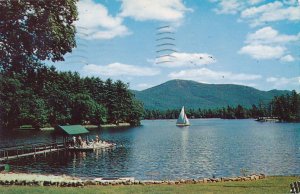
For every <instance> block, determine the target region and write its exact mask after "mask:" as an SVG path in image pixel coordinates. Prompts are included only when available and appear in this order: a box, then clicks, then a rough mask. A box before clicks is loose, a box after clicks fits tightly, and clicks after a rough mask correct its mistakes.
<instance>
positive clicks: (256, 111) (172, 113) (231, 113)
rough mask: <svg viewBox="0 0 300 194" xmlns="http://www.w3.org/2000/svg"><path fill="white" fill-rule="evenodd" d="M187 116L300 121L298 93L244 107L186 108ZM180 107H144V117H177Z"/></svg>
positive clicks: (293, 92)
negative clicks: (161, 108) (274, 118)
mask: <svg viewBox="0 0 300 194" xmlns="http://www.w3.org/2000/svg"><path fill="white" fill-rule="evenodd" d="M185 113H186V114H187V116H188V118H222V119H247V118H259V117H277V118H278V119H279V120H281V121H288V122H294V121H295V122H297V121H298V122H299V121H300V94H297V92H296V91H295V90H293V91H292V92H291V93H287V94H286V95H281V96H275V97H274V98H273V99H272V101H271V102H270V103H263V102H260V103H259V104H258V105H252V107H251V108H246V107H243V106H241V105H238V106H235V107H234V106H227V107H223V108H217V109H201V108H199V109H186V110H185ZM179 114H180V109H172V110H149V109H146V110H145V113H144V119H177V118H178V116H179Z"/></svg>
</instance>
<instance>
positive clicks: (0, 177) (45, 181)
mask: <svg viewBox="0 0 300 194" xmlns="http://www.w3.org/2000/svg"><path fill="white" fill-rule="evenodd" d="M265 178H266V175H265V174H252V175H248V176H238V177H220V178H201V179H178V180H136V179H135V178H134V177H120V178H103V177H99V178H80V177H73V176H68V175H53V174H47V175H45V174H34V173H13V172H1V173H0V185H6V186H12V185H21V186H25V185H28V186H56V187H83V186H89V185H102V186H106V185H157V184H161V185H179V184H210V183H219V182H243V181H257V180H260V179H265Z"/></svg>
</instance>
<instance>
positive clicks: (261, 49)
mask: <svg viewBox="0 0 300 194" xmlns="http://www.w3.org/2000/svg"><path fill="white" fill-rule="evenodd" d="M285 50H286V48H284V47H282V46H267V45H260V44H253V45H252V44H250V45H246V46H244V47H243V48H241V50H240V51H239V53H240V54H248V55H250V56H251V57H253V58H254V59H274V58H275V59H278V58H280V57H281V56H282V55H283V54H284V52H285Z"/></svg>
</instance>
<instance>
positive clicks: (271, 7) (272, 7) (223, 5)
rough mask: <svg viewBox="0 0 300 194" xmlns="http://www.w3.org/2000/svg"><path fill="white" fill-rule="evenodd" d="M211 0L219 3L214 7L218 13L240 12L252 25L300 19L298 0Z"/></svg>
mask: <svg viewBox="0 0 300 194" xmlns="http://www.w3.org/2000/svg"><path fill="white" fill-rule="evenodd" d="M210 1H211V2H213V3H217V9H214V11H215V12H216V13H217V14H240V18H241V19H242V20H246V21H248V22H250V25H251V26H252V27H255V26H259V25H262V24H265V23H268V22H275V21H282V20H289V21H300V9H299V7H300V5H299V2H298V1H296V0H283V1H273V2H270V1H269V2H268V3H265V4H262V2H264V0H248V1H241V0H210ZM254 5H258V6H254Z"/></svg>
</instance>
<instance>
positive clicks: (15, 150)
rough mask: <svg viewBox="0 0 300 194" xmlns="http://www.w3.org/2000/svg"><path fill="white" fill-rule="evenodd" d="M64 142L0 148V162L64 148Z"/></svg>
mask: <svg viewBox="0 0 300 194" xmlns="http://www.w3.org/2000/svg"><path fill="white" fill-rule="evenodd" d="M65 149H66V147H65V145H64V143H36V144H24V145H18V146H11V147H3V148H0V162H3V161H7V160H13V159H19V158H23V157H28V156H36V155H41V154H44V155H45V154H48V153H52V152H58V151H61V150H65Z"/></svg>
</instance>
